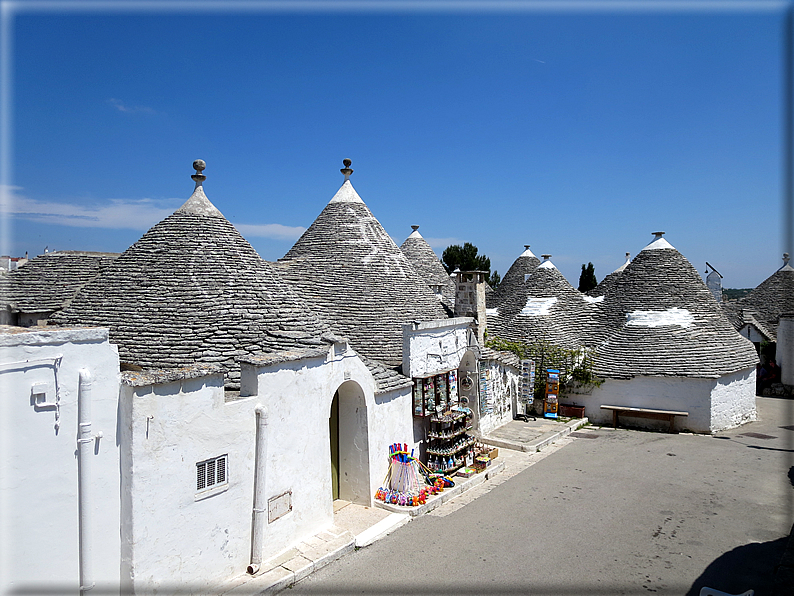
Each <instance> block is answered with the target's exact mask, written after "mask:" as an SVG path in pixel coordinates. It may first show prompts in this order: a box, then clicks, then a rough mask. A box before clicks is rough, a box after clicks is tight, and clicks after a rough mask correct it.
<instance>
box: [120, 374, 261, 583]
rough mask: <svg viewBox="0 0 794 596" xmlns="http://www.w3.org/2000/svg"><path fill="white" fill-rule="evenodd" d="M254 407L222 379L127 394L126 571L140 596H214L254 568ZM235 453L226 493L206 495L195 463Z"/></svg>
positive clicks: (124, 464) (214, 377) (124, 403)
mask: <svg viewBox="0 0 794 596" xmlns="http://www.w3.org/2000/svg"><path fill="white" fill-rule="evenodd" d="M254 405H255V404H254V403H253V400H251V399H247V400H239V401H233V402H228V403H227V402H225V401H224V389H223V376H222V375H221V374H217V375H211V376H207V377H202V378H198V379H187V380H184V381H176V382H172V383H166V384H162V385H154V386H152V385H149V386H146V387H127V386H124V387H123V388H122V419H123V420H124V424H123V431H122V445H123V452H122V476H123V482H124V484H125V486H126V487H127V490H126V491H125V493H124V494H123V495H122V503H123V512H122V535H123V536H124V538H125V540H124V543H123V546H122V574H123V576H124V579H125V580H129V581H131V582H132V583H133V584H134V587H135V590H136V592H141V593H147V592H153V591H155V590H157V589H161V590H168V589H173V588H175V587H179V588H181V589H184V588H188V587H189V588H190V589H194V590H199V591H206V590H208V589H211V587H212V586H214V585H216V584H217V583H220V582H221V581H222V580H224V579H228V578H229V577H232V576H234V575H239V574H241V573H244V572H245V567H246V565H247V564H248V562H249V559H248V555H249V552H250V545H251V538H250V531H251V509H252V498H253V475H252V470H253V459H254V436H255V417H254V413H253V407H254ZM222 455H228V467H227V476H228V483H227V485H226V486H225V490H223V491H222V492H215V493H204V494H200V493H199V492H198V491H197V488H196V464H197V463H198V462H201V461H204V460H207V459H210V458H214V457H218V456H222Z"/></svg>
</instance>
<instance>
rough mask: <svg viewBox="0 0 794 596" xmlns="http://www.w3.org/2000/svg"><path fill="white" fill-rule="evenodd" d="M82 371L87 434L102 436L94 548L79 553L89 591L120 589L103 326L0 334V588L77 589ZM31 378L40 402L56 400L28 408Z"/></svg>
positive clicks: (110, 380)
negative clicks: (87, 387) (90, 580)
mask: <svg viewBox="0 0 794 596" xmlns="http://www.w3.org/2000/svg"><path fill="white" fill-rule="evenodd" d="M59 355H60V356H61V358H60V361H59V362H58V363H57V364H56V365H50V364H48V363H53V362H54V360H53V358H55V357H57V356H59ZM48 359H49V360H48ZM81 369H86V370H88V372H89V373H90V375H91V377H92V383H91V422H92V426H91V431H92V433H93V434H96V433H99V432H101V433H102V435H103V437H102V438H101V439H99V441H98V442H94V444H93V446H92V449H91V454H92V455H91V456H90V458H91V460H90V467H91V481H90V483H89V484H88V486H86V490H87V494H88V498H89V499H90V503H91V504H90V514H91V518H92V519H91V527H92V531H91V538H92V541H93V548H92V551H91V553H90V555H86V556H87V557H88V558H89V559H90V561H91V564H92V567H93V576H94V581H95V582H96V585H97V588H96V590H97V591H103V592H102V593H113V592H115V593H118V586H119V556H120V554H119V553H120V539H119V492H120V487H119V448H118V445H117V443H118V437H117V436H116V412H117V407H118V397H119V394H118V375H119V372H118V371H119V360H118V353H117V351H116V348H115V346H113V345H111V344H109V343H108V331H107V329H52V328H42V329H38V328H33V329H25V330H22V329H19V328H7V329H5V330H3V331H2V332H1V333H0V424H2V429H0V446H1V448H0V553H2V554H1V555H0V593H3V594H5V593H7V592H9V591H11V590H12V589H13V590H14V591H16V592H18V593H22V592H25V591H27V592H28V593H37V592H39V591H41V592H42V593H44V592H48V593H74V594H76V593H78V590H79V533H78V531H79V522H78V459H77V457H76V453H75V452H76V451H77V449H78V444H77V434H78V426H77V425H78V418H77V416H78V411H77V401H78V394H79V385H80V379H79V375H80V370H81ZM34 384H35V385H37V386H39V387H42V388H43V390H44V391H46V401H47V402H54V401H56V391H57V394H58V399H57V401H58V404H59V405H58V407H57V408H54V407H35V406H34V405H33V399H32V395H31V387H32V386H33V385H34ZM56 418H57V422H58V429H57V431H56V428H55V425H56Z"/></svg>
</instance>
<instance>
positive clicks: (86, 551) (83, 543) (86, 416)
mask: <svg viewBox="0 0 794 596" xmlns="http://www.w3.org/2000/svg"><path fill="white" fill-rule="evenodd" d="M91 382H92V380H91V373H90V372H89V371H88V370H87V369H85V368H83V369H80V390H79V392H78V396H77V422H78V425H77V474H78V478H77V499H78V508H79V515H80V519H79V534H80V594H85V593H86V592H88V591H89V590H91V589H92V588H93V587H94V573H93V568H92V559H93V552H92V547H93V544H92V543H93V541H92V538H91V508H92V506H93V502H92V499H91V496H92V495H91V456H92V453H91V451H92V447H93V445H94V436H93V435H92V434H91ZM98 436H101V433H99V435H98Z"/></svg>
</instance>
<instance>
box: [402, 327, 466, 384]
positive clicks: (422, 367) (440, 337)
mask: <svg viewBox="0 0 794 596" xmlns="http://www.w3.org/2000/svg"><path fill="white" fill-rule="evenodd" d="M473 322H474V319H472V318H471V317H458V318H455V319H442V320H437V321H425V322H416V323H408V324H405V325H403V374H404V375H405V376H407V377H410V378H416V377H425V376H428V375H432V374H435V373H439V372H442V371H447V370H451V369H453V368H458V366H460V361H461V358H462V357H463V355H464V354H465V353H466V350H468V349H469V335H470V332H469V329H470V327H471V325H472V323H473Z"/></svg>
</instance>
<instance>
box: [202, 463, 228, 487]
mask: <svg viewBox="0 0 794 596" xmlns="http://www.w3.org/2000/svg"><path fill="white" fill-rule="evenodd" d="M228 457H229V456H228V455H221V456H220V457H213V458H212V459H207V460H204V461H200V462H198V463H197V464H196V490H197V491H203V490H207V489H210V488H215V487H217V486H220V485H222V484H226V482H227V480H226V460H227V458H228Z"/></svg>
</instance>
